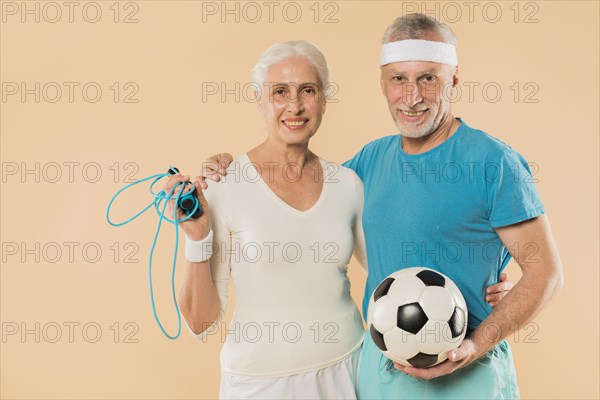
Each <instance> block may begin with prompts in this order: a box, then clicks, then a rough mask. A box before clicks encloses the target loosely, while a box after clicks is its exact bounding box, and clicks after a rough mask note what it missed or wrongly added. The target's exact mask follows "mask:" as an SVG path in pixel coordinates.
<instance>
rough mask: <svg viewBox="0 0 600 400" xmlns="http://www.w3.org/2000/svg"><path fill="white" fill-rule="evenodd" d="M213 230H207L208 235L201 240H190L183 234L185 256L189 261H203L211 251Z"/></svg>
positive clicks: (210, 254)
mask: <svg viewBox="0 0 600 400" xmlns="http://www.w3.org/2000/svg"><path fill="white" fill-rule="evenodd" d="M212 242H213V231H212V229H209V230H208V235H207V236H206V237H205V238H204V239H202V240H192V239H190V238H188V237H187V235H186V236H185V258H186V259H187V260H188V261H189V262H204V261H206V260H208V259H209V258H210V256H212V253H213V243H212Z"/></svg>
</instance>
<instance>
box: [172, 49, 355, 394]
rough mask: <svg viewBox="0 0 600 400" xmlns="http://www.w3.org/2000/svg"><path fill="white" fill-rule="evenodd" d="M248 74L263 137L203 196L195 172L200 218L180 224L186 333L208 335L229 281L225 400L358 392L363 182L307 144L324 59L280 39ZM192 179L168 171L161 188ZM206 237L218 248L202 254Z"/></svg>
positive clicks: (324, 80) (315, 121)
mask: <svg viewBox="0 0 600 400" xmlns="http://www.w3.org/2000/svg"><path fill="white" fill-rule="evenodd" d="M253 77H254V81H255V82H256V83H257V84H258V85H259V86H260V88H261V90H258V91H257V93H258V95H259V96H260V98H259V101H258V103H257V104H258V109H259V111H260V113H261V114H262V115H263V116H264V119H265V123H266V133H267V135H266V138H265V140H264V141H263V142H262V143H261V144H259V145H258V146H256V147H255V148H253V149H252V150H250V151H248V152H247V153H245V154H242V155H241V156H239V157H238V158H237V159H236V160H234V161H233V163H232V164H231V165H230V166H229V168H228V171H227V172H228V174H227V176H226V177H224V178H223V180H222V183H219V184H211V185H210V187H209V188H208V189H207V190H206V191H205V192H204V195H205V196H206V198H205V197H204V195H203V192H202V190H201V188H202V187H203V186H204V184H203V183H201V178H200V177H196V180H195V182H194V185H195V189H196V192H197V195H198V197H199V200H200V202H201V204H202V207H203V208H204V210H205V213H204V215H203V216H202V217H201V218H199V219H197V220H188V221H185V222H183V223H182V224H181V225H180V226H181V228H182V229H183V230H184V232H185V234H186V257H187V258H188V260H190V259H192V260H191V261H189V262H188V268H187V272H186V276H185V281H184V283H183V287H182V289H181V293H180V300H179V305H180V309H181V312H182V314H183V316H184V319H185V321H186V324H187V326H188V328H189V330H190V332H191V333H192V334H193V335H194V336H196V337H198V338H204V337H206V336H207V335H209V334H214V333H215V332H216V331H217V329H219V328H221V327H220V326H219V325H220V324H221V320H222V317H223V314H224V312H225V309H226V306H227V291H228V281H229V278H230V277H231V280H232V282H233V283H234V286H235V297H236V305H235V313H234V317H233V320H232V321H231V323H230V325H229V328H228V329H227V331H226V332H227V337H226V340H225V344H224V347H223V350H222V352H221V370H222V373H221V387H220V396H221V398H237V399H240V398H263V399H264V398H277V399H282V398H327V399H334V398H344V399H351V398H356V395H355V382H356V379H355V374H356V371H357V363H358V359H357V358H358V354H359V351H358V350H359V348H360V345H361V343H362V339H363V334H364V328H363V324H362V320H361V316H360V314H359V311H358V309H357V307H356V305H355V304H354V302H353V301H352V298H351V297H350V282H349V280H348V276H347V267H348V263H349V261H350V258H351V256H352V254H353V250H354V254H355V255H356V256H357V259H358V260H359V262H360V263H361V264H362V266H363V267H364V268H365V269H366V262H365V259H366V257H365V250H364V249H365V247H364V238H363V233H362V225H361V218H362V203H363V186H362V182H361V181H360V179H359V178H358V177H357V175H356V174H355V173H354V172H353V171H352V170H350V169H347V168H345V167H341V166H338V165H336V164H332V163H329V162H328V161H326V160H325V159H323V158H320V157H319V156H317V155H316V154H314V153H313V152H312V151H311V150H310V149H309V142H310V139H311V137H312V136H313V135H314V134H315V133H316V132H317V130H318V129H319V126H320V124H321V118H322V116H323V114H324V113H325V108H326V95H325V92H324V88H326V87H327V84H328V83H329V71H328V67H327V63H326V61H325V57H324V56H323V54H322V53H321V52H320V51H319V49H318V48H317V47H316V46H314V45H313V44H311V43H308V42H304V41H297V42H287V43H282V44H277V45H274V46H272V47H270V48H269V49H267V50H266V51H265V52H264V53H263V55H262V56H261V58H260V60H259V61H258V63H257V64H256V66H255V67H254V70H253ZM189 179H190V177H189V176H181V175H175V176H173V177H171V178H170V179H169V181H168V183H167V184H166V186H165V191H167V192H168V191H169V190H170V189H171V188H172V187H173V185H174V184H176V183H179V182H184V181H188V180H189ZM188 188H191V186H188ZM171 207H172V205H171ZM171 212H173V210H172V208H171ZM178 212H180V213H181V210H178ZM181 215H183V214H181ZM206 242H212V244H213V250H214V252H213V253H212V256H210V255H209V254H203V255H201V256H199V255H198V254H197V253H203V250H199V249H200V246H201V245H203V244H206ZM194 254H196V255H194ZM209 256H210V259H209V260H205V261H203V259H205V258H208V257H209Z"/></svg>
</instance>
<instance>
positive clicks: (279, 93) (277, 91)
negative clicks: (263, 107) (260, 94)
mask: <svg viewBox="0 0 600 400" xmlns="http://www.w3.org/2000/svg"><path fill="white" fill-rule="evenodd" d="M283 93H285V90H283V89H275V90H274V91H273V94H278V95H282V94H283Z"/></svg>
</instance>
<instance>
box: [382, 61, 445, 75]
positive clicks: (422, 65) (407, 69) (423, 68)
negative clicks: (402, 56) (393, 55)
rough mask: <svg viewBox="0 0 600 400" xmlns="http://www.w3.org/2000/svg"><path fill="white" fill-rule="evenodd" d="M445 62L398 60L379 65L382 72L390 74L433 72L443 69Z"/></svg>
mask: <svg viewBox="0 0 600 400" xmlns="http://www.w3.org/2000/svg"><path fill="white" fill-rule="evenodd" d="M445 67H446V65H445V64H440V63H436V62H431V61H399V62H394V63H390V64H386V65H384V66H383V67H381V69H382V72H385V73H391V74H407V73H416V74H434V73H439V72H441V71H443V70H444V69H445Z"/></svg>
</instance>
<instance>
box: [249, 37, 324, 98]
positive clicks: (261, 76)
mask: <svg viewBox="0 0 600 400" xmlns="http://www.w3.org/2000/svg"><path fill="white" fill-rule="evenodd" d="M291 57H303V58H305V59H306V60H308V62H310V63H311V64H312V65H313V66H314V67H315V69H316V70H317V79H318V80H319V82H317V83H318V84H319V85H320V86H321V88H323V89H324V90H325V92H327V89H328V87H329V67H328V66H327V61H326V60H325V56H324V55H323V53H322V52H321V50H319V48H318V47H317V46H316V45H315V44H314V43H311V42H307V41H305V40H295V41H290V42H283V43H278V44H275V45H273V46H271V47H269V48H268V49H267V50H265V52H264V53H262V55H261V56H260V58H259V59H258V61H257V62H256V65H254V68H252V81H253V82H254V83H255V84H257V85H258V86H259V87H260V88H261V89H262V88H263V86H264V84H265V79H266V77H267V72H268V70H269V68H270V67H271V66H272V65H275V64H277V63H278V62H281V61H284V60H287V59H288V58H291Z"/></svg>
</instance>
